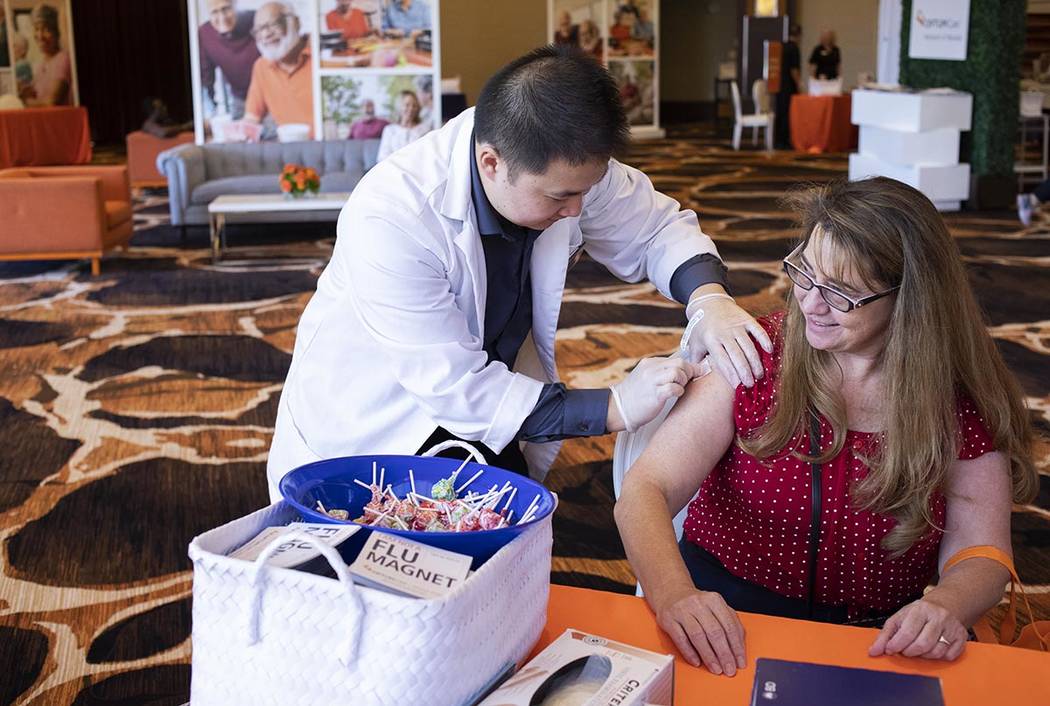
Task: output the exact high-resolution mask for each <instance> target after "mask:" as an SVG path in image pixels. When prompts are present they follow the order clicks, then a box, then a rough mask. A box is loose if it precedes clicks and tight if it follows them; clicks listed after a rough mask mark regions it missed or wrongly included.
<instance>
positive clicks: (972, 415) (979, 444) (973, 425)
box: [955, 391, 995, 461]
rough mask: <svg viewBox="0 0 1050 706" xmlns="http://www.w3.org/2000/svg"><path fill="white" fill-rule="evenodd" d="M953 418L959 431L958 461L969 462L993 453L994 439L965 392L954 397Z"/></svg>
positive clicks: (975, 405) (977, 409)
mask: <svg viewBox="0 0 1050 706" xmlns="http://www.w3.org/2000/svg"><path fill="white" fill-rule="evenodd" d="M955 418H956V420H957V421H958V425H959V426H958V429H959V460H960V461H969V460H971V459H974V458H977V457H979V456H983V455H984V454H986V453H989V452H991V451H995V439H994V437H993V436H992V434H991V432H989V431H988V426H987V423H986V422H985V420H984V416H983V415H982V414H981V411H980V409H979V408H978V407H977V403H976V402H974V400H973V398H972V397H970V395H968V394H967V393H965V392H962V391H960V392H958V393H957V394H956V396H955Z"/></svg>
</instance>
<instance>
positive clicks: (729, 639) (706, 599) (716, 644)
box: [655, 586, 745, 676]
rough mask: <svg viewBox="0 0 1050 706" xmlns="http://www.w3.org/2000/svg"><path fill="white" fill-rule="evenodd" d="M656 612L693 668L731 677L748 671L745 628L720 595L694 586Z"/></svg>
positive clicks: (684, 590) (658, 619) (671, 596)
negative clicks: (745, 651) (702, 667)
mask: <svg viewBox="0 0 1050 706" xmlns="http://www.w3.org/2000/svg"><path fill="white" fill-rule="evenodd" d="M655 612H656V621H657V622H658V623H659V624H660V627H661V628H663V630H664V632H666V633H667V634H668V635H670V637H671V639H672V640H673V641H674V644H675V646H676V647H677V648H678V651H679V652H681V653H682V656H683V657H684V658H685V661H687V662H689V664H691V665H693V666H694V667H699V666H700V665H701V664H703V665H704V666H706V667H707V669H708V671H710V672H711V673H712V674H726V675H728V676H733V675H734V674H736V670H737V669H743V668H744V664H745V662H744V625H743V623H741V622H740V618H739V617H737V614H736V611H734V610H733V609H732V608H730V607H729V606H728V605H727V604H726V602H725V599H723V598H722V596H721V595H719V594H718V593H714V592H712V591H699V590H697V589H696V588H693V587H692V586H690V587H688V588H684V589H683V590H681V591H680V592H677V593H673V594H671V595H670V596H668V597H667V598H666V599H664V600H663V601H661V602H660V604H659V607H658V608H656V610H655Z"/></svg>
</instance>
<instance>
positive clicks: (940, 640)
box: [937, 635, 952, 647]
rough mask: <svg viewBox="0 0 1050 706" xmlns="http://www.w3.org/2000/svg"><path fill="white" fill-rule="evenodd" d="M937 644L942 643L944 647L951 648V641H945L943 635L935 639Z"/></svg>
mask: <svg viewBox="0 0 1050 706" xmlns="http://www.w3.org/2000/svg"><path fill="white" fill-rule="evenodd" d="M937 642H941V643H944V644H945V645H948V647H951V646H952V642H951V640H948V639H945V637H944V635H941V636H940V637H938V638H937Z"/></svg>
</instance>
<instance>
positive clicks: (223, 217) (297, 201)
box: [208, 193, 350, 262]
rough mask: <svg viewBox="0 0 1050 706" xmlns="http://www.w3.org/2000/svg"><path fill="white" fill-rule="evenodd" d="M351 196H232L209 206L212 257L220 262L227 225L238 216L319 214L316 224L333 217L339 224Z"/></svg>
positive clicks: (215, 201)
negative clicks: (344, 207) (343, 209)
mask: <svg viewBox="0 0 1050 706" xmlns="http://www.w3.org/2000/svg"><path fill="white" fill-rule="evenodd" d="M348 198H350V194H344V193H328V194H317V195H316V196H309V197H305V196H304V197H302V198H288V197H286V196H284V195H283V194H230V195H227V196H220V197H218V198H217V199H215V200H214V201H212V202H211V203H210V204H208V218H209V221H210V223H211V256H212V261H214V262H217V261H218V260H219V259H220V258H221V257H222V251H223V249H224V248H225V247H226V222H227V221H230V220H233V221H235V220H237V217H238V216H245V215H248V214H252V215H255V214H260V213H306V212H309V213H311V214H316V215H314V216H313V219H314V220H321V219H322V218H323V217H324V216H326V215H327V216H330V219H329V220H333V221H334V220H337V219H338V218H339V212H340V211H341V210H342V208H343V204H345V203H346V200H347V199H348ZM318 216H320V217H321V218H318Z"/></svg>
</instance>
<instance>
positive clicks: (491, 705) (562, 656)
mask: <svg viewBox="0 0 1050 706" xmlns="http://www.w3.org/2000/svg"><path fill="white" fill-rule="evenodd" d="M547 699H551V700H554V701H557V702H559V703H566V704H575V705H578V706H642V705H643V704H644V705H645V706H672V704H673V703H674V657H672V656H671V655H662V654H658V653H656V652H650V651H648V650H643V649H641V648H638V647H634V646H632V645H625V644H623V643H620V642H613V641H612V640H607V639H605V638H604V637H598V636H597V635H589V634H587V633H585V632H580V631H579V630H566V631H565V632H564V633H562V635H561V636H560V637H559V638H558V639H557V640H555V641H554V642H552V643H551V644H549V645H548V646H547V647H546V649H544V650H543V651H542V652H540V653H539V654H538V655H536V656H535V657H533V658H532V659H531V660H529V662H528V663H527V664H526V665H525V666H524V667H522V668H521V669H519V670H518V671H517V673H516V674H514V676H512V677H510V678H509V679H508V680H507V681H505V682H504V683H503V684H502V685H500V687H499V688H498V689H496V690H495V691H493V692H492V693H491V694H489V695H488V696H487V697H486V698H485V699H484V700H482V701H481V702H480V704H479V706H530V704H533V703H542V702H544V701H545V700H547Z"/></svg>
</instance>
